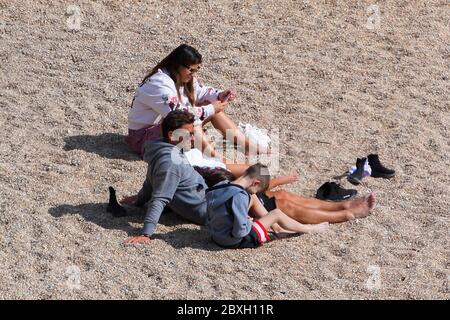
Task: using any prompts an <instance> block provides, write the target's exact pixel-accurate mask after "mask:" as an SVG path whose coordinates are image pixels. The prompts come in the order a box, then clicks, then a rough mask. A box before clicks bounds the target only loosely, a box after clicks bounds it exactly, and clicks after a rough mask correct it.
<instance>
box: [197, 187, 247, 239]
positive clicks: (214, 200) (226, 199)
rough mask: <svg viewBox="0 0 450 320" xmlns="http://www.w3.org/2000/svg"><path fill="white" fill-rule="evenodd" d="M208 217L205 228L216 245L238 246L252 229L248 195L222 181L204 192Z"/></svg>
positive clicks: (242, 189)
mask: <svg viewBox="0 0 450 320" xmlns="http://www.w3.org/2000/svg"><path fill="white" fill-rule="evenodd" d="M206 201H207V203H208V215H207V218H206V223H205V227H206V229H207V230H208V231H209V233H210V234H211V236H212V239H213V240H214V242H216V243H217V244H219V245H221V246H224V247H228V246H234V245H237V244H239V243H240V242H241V241H242V238H244V237H245V236H246V235H248V234H249V233H250V231H251V229H252V222H251V221H250V220H249V219H248V209H249V203H250V195H249V194H248V193H247V191H245V189H244V188H243V187H241V186H239V185H236V184H232V183H230V182H229V181H222V182H219V183H218V184H216V185H215V186H213V187H212V188H210V189H208V190H207V192H206Z"/></svg>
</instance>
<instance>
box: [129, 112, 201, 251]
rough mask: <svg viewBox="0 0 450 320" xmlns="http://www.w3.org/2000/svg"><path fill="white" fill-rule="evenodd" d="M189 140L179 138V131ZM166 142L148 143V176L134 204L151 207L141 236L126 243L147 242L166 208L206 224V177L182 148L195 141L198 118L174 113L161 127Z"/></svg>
mask: <svg viewBox="0 0 450 320" xmlns="http://www.w3.org/2000/svg"><path fill="white" fill-rule="evenodd" d="M179 128H181V129H183V132H186V133H189V137H186V136H184V137H181V136H178V135H176V134H175V131H176V130H177V129H179ZM161 129H162V136H163V138H162V139H160V140H155V141H147V142H146V143H145V154H144V160H145V161H146V162H147V163H148V170H147V176H146V178H145V181H144V184H143V186H142V188H141V190H140V191H139V194H138V195H137V197H136V198H135V199H133V204H134V205H136V206H143V205H144V204H146V203H148V204H147V211H146V214H145V220H144V227H143V229H142V232H141V234H140V235H139V236H135V237H130V238H129V239H127V240H126V241H125V243H129V244H132V243H138V242H147V241H149V240H150V237H151V236H152V234H153V233H154V231H155V228H156V225H157V224H158V221H159V219H160V217H161V214H162V212H163V210H164V208H165V207H166V206H167V207H169V208H170V209H171V210H172V211H174V212H175V213H176V214H179V215H180V216H182V217H184V218H185V219H187V220H190V221H192V222H194V223H197V224H204V222H205V220H206V198H205V190H206V188H207V186H206V184H205V181H204V179H203V178H202V176H201V175H200V174H199V173H198V172H197V171H195V170H194V168H193V167H192V166H191V165H190V164H189V162H188V161H187V160H186V159H185V158H184V155H183V153H182V150H183V149H182V148H181V149H180V148H178V147H177V146H176V145H179V144H181V145H182V144H191V141H190V140H191V139H193V138H194V115H193V114H192V113H190V112H188V111H186V110H184V111H183V110H178V111H173V112H171V113H170V114H168V115H167V116H166V117H165V118H164V119H163V121H162V124H161Z"/></svg>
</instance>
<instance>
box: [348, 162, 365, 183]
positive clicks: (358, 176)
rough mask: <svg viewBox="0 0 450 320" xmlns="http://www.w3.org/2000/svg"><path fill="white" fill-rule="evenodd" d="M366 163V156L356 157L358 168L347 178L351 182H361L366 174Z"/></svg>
mask: <svg viewBox="0 0 450 320" xmlns="http://www.w3.org/2000/svg"><path fill="white" fill-rule="evenodd" d="M365 163H366V158H362V159H360V158H358V159H356V170H355V172H353V173H352V174H350V175H349V176H348V177H347V180H348V181H349V182H350V183H351V184H355V185H356V184H360V183H361V181H362V178H363V174H364V164H365Z"/></svg>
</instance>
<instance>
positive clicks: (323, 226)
mask: <svg viewBox="0 0 450 320" xmlns="http://www.w3.org/2000/svg"><path fill="white" fill-rule="evenodd" d="M329 227H330V224H329V223H328V222H322V223H319V224H309V225H308V231H307V233H321V232H325V231H327V230H328V228H329Z"/></svg>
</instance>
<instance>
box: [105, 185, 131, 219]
mask: <svg viewBox="0 0 450 320" xmlns="http://www.w3.org/2000/svg"><path fill="white" fill-rule="evenodd" d="M106 211H107V212H110V213H112V215H113V216H114V217H124V216H126V215H127V210H125V208H124V207H122V206H121V205H120V204H119V203H118V202H117V198H116V190H114V188H113V187H109V203H108V206H107V207H106Z"/></svg>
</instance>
